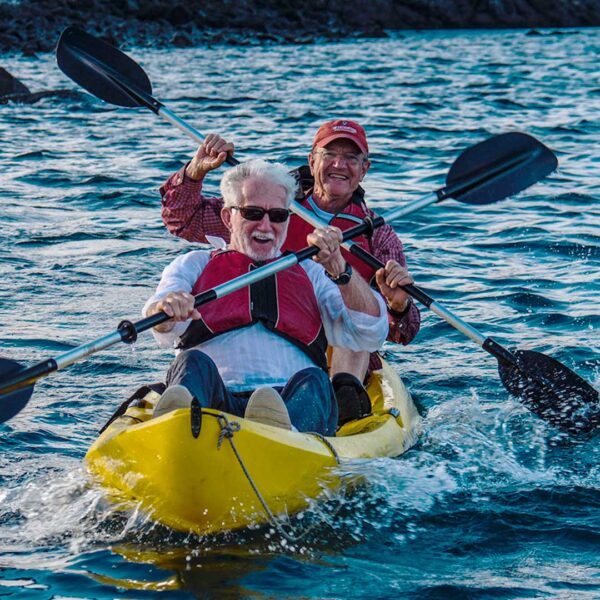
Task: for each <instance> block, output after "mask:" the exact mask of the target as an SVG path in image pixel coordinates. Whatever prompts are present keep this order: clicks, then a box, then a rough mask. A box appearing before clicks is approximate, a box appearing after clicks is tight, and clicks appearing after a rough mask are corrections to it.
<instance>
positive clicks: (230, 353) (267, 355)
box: [142, 250, 388, 391]
mask: <svg viewBox="0 0 600 600" xmlns="http://www.w3.org/2000/svg"><path fill="white" fill-rule="evenodd" d="M209 259H210V252H209V251H205V250H196V251H193V252H188V253H187V254H184V255H182V256H179V257H178V258H176V259H175V260H174V261H173V262H172V263H171V264H170V265H168V266H167V267H166V268H165V270H164V271H163V274H162V277H161V280H160V283H159V284H158V287H157V288H156V293H155V294H154V295H153V296H152V298H150V299H149V300H148V302H146V304H145V306H144V309H143V311H142V312H143V314H144V316H145V315H146V311H147V309H148V307H149V306H150V305H151V304H153V303H154V302H157V301H158V300H160V299H161V298H163V297H164V296H166V295H167V294H168V293H169V292H181V291H185V292H190V291H191V290H192V288H193V286H194V284H195V283H196V280H197V279H198V277H199V276H200V273H201V272H202V271H203V269H204V267H205V266H206V264H207V263H208V261H209ZM300 265H301V266H302V267H303V268H304V270H305V272H306V274H307V275H308V278H309V279H310V282H311V283H312V286H313V289H314V292H315V296H316V298H317V303H318V305H319V311H320V313H321V320H322V322H323V327H324V329H325V335H326V336H327V341H328V342H329V345H330V346H343V347H346V348H350V349H351V350H355V351H361V350H366V351H369V352H374V351H375V350H378V349H379V348H380V347H381V345H382V344H383V342H384V341H385V338H386V335H387V332H388V320H387V313H386V309H385V305H384V302H383V299H382V298H381V296H380V295H379V294H375V293H373V295H374V297H375V298H376V299H377V302H378V304H379V316H377V317H374V316H371V315H367V314H366V313H362V312H357V311H354V310H350V309H348V308H347V307H346V305H345V304H344V301H343V299H342V295H341V293H340V290H339V288H338V286H337V285H335V284H334V283H333V282H332V281H331V280H330V279H329V278H328V277H327V276H326V275H325V270H324V269H323V267H322V266H321V265H318V264H317V263H315V262H313V261H303V262H302V263H300ZM190 322H191V321H190V320H188V321H185V322H183V321H182V322H179V323H176V324H175V327H174V328H173V329H171V331H168V332H166V333H159V332H157V331H156V330H154V329H153V330H152V333H153V335H154V337H155V338H156V340H157V341H158V343H159V344H160V345H161V346H163V347H170V348H173V347H174V346H175V345H177V343H178V342H179V337H180V336H181V335H182V334H183V333H184V332H185V330H186V329H187V328H188V326H189V324H190ZM196 348H197V349H199V350H202V352H205V353H206V354H208V355H209V356H210V357H211V358H212V360H213V361H214V363H215V364H216V365H217V367H218V369H219V373H220V375H221V377H222V379H223V382H224V383H225V385H226V386H227V387H228V388H229V389H231V390H232V391H245V390H253V389H255V388H256V387H259V386H262V385H269V386H284V385H285V384H286V383H287V381H288V380H289V379H290V378H291V377H292V375H293V374H294V373H296V372H298V371H300V370H301V369H305V368H307V367H314V366H315V363H314V362H313V361H312V360H310V358H309V357H308V356H307V355H306V354H305V353H304V352H302V350H300V349H299V348H298V347H297V346H295V345H294V344H292V343H291V342H289V341H287V340H286V339H284V338H283V337H281V336H279V335H277V334H276V333H273V332H271V331H269V330H268V329H267V328H266V327H265V326H264V325H262V324H261V323H256V324H255V325H251V326H249V327H244V328H242V329H236V330H233V331H229V332H227V333H223V334H221V335H218V336H217V337H215V338H213V339H211V340H208V341H206V342H203V343H201V344H199V345H198V346H196Z"/></svg>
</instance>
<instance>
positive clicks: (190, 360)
mask: <svg viewBox="0 0 600 600" xmlns="http://www.w3.org/2000/svg"><path fill="white" fill-rule="evenodd" d="M174 363H175V364H177V365H182V366H184V365H185V366H187V365H202V366H204V365H207V366H209V367H214V368H215V369H216V368H217V367H216V365H215V363H214V362H213V360H212V358H211V357H210V356H208V354H204V352H202V351H200V350H196V349H194V348H191V349H190V350H183V351H182V352H180V353H179V354H178V355H177V356H176V357H175V361H174Z"/></svg>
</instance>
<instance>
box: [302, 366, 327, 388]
mask: <svg viewBox="0 0 600 600" xmlns="http://www.w3.org/2000/svg"><path fill="white" fill-rule="evenodd" d="M296 376H297V377H298V378H299V379H301V380H302V381H305V382H310V383H311V384H313V385H319V386H325V387H329V385H330V381H329V376H328V375H327V373H325V371H323V369H319V367H308V368H306V369H302V371H298V373H296Z"/></svg>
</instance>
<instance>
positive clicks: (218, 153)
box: [185, 133, 234, 181]
mask: <svg viewBox="0 0 600 600" xmlns="http://www.w3.org/2000/svg"><path fill="white" fill-rule="evenodd" d="M233 150H234V147H233V144H232V143H231V142H228V141H227V140H224V139H223V138H222V137H221V136H220V135H217V134H216V133H209V134H208V135H207V136H206V138H205V139H204V141H203V142H202V143H201V144H200V146H199V147H198V150H197V151H196V154H195V155H194V158H192V160H191V162H190V164H189V165H188V166H187V167H186V168H185V174H186V175H187V176H188V177H189V178H190V179H194V180H196V181H199V180H200V179H203V178H204V177H205V175H206V174H207V173H208V172H209V171H212V170H213V169H217V168H218V167H220V166H221V165H222V164H223V163H224V162H225V159H226V158H227V155H228V154H229V155H233Z"/></svg>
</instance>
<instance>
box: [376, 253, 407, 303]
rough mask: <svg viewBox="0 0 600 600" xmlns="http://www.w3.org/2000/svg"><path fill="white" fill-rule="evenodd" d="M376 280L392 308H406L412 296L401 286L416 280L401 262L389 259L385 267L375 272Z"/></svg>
mask: <svg viewBox="0 0 600 600" xmlns="http://www.w3.org/2000/svg"><path fill="white" fill-rule="evenodd" d="M375 280H376V281H377V285H378V286H379V289H380V291H381V293H382V294H383V297H384V298H385V299H386V301H387V304H388V306H389V307H390V308H391V309H392V310H395V311H396V312H403V311H404V310H406V307H407V306H408V301H409V300H410V296H409V295H408V294H407V293H406V292H405V291H404V290H403V289H402V288H401V287H399V286H401V285H409V284H411V283H414V282H415V280H414V279H413V278H412V276H411V274H410V273H409V272H408V271H407V270H406V269H405V268H404V267H403V266H402V265H401V264H400V263H398V262H397V261H395V260H388V261H387V263H386V265H385V267H384V268H383V269H379V270H378V271H377V273H375Z"/></svg>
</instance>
